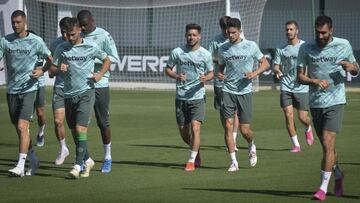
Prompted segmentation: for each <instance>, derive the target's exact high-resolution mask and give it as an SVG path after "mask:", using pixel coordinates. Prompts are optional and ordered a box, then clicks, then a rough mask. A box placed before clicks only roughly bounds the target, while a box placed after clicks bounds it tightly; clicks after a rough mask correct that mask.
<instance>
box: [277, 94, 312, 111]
mask: <svg viewBox="0 0 360 203" xmlns="http://www.w3.org/2000/svg"><path fill="white" fill-rule="evenodd" d="M290 105H293V106H294V107H295V108H296V109H298V110H303V111H309V93H294V92H287V91H281V93H280V106H281V108H285V107H287V106H290Z"/></svg>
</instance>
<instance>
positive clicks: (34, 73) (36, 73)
mask: <svg viewBox="0 0 360 203" xmlns="http://www.w3.org/2000/svg"><path fill="white" fill-rule="evenodd" d="M45 60H46V63H45V65H44V66H38V67H36V68H35V69H34V70H33V71H32V74H31V78H33V79H37V78H39V77H40V76H42V75H44V73H45V72H46V71H48V69H49V68H50V65H49V64H51V61H52V57H51V56H48V57H47V58H45Z"/></svg>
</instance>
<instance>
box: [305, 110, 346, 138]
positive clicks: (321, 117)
mask: <svg viewBox="0 0 360 203" xmlns="http://www.w3.org/2000/svg"><path fill="white" fill-rule="evenodd" d="M310 111H311V116H312V118H313V124H314V127H315V130H316V132H322V131H324V130H327V131H331V132H335V133H339V132H340V129H341V125H342V120H343V117H344V104H339V105H334V106H330V107H328V108H310Z"/></svg>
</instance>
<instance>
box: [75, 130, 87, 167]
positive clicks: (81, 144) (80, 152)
mask: <svg viewBox="0 0 360 203" xmlns="http://www.w3.org/2000/svg"><path fill="white" fill-rule="evenodd" d="M86 154H87V133H86V132H79V133H78V145H77V146H76V161H75V163H76V164H79V165H81V164H82V163H83V160H84V158H85V156H86Z"/></svg>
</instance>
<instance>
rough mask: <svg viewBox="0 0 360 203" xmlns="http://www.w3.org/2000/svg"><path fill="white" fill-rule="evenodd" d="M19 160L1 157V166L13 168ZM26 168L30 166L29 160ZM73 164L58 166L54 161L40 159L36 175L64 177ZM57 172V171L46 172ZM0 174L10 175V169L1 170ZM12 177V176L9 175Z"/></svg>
mask: <svg viewBox="0 0 360 203" xmlns="http://www.w3.org/2000/svg"><path fill="white" fill-rule="evenodd" d="M16 163H17V160H13V159H0V166H4V168H8V169H11V168H13V167H15V166H16ZM25 167H26V168H28V167H29V162H27V164H26V165H25ZM70 168H71V166H67V165H66V164H64V165H62V166H56V165H54V163H53V162H50V161H40V167H39V168H38V170H37V171H36V174H35V176H43V177H56V178H64V176H66V175H67V172H69V170H70ZM46 171H49V172H55V173H46ZM56 171H58V172H63V173H64V174H65V175H59V174H56ZM0 176H9V172H8V170H0ZM9 177H11V176H9Z"/></svg>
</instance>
